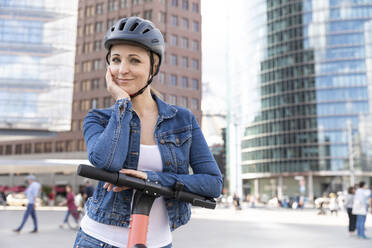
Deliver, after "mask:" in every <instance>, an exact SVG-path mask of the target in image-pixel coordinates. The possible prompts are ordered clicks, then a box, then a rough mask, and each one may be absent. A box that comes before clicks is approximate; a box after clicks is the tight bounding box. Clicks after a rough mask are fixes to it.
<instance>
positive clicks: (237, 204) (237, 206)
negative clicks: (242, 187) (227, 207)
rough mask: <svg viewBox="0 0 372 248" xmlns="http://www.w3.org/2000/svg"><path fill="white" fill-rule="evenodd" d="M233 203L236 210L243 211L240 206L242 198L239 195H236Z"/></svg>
mask: <svg viewBox="0 0 372 248" xmlns="http://www.w3.org/2000/svg"><path fill="white" fill-rule="evenodd" d="M233 201H234V206H235V210H241V209H242V208H241V206H240V197H239V196H238V194H237V193H234V197H233Z"/></svg>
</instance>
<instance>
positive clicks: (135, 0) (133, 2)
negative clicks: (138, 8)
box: [132, 0, 140, 6]
mask: <svg viewBox="0 0 372 248" xmlns="http://www.w3.org/2000/svg"><path fill="white" fill-rule="evenodd" d="M139 4H140V1H139V0H132V5H133V6H135V5H139Z"/></svg>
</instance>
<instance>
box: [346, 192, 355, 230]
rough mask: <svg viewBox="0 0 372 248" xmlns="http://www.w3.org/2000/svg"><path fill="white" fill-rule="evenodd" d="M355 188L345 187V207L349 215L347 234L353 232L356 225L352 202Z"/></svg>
mask: <svg viewBox="0 0 372 248" xmlns="http://www.w3.org/2000/svg"><path fill="white" fill-rule="evenodd" d="M354 194H355V188H354V187H349V188H348V189H347V195H346V197H345V203H344V206H345V209H346V212H347V215H348V217H349V234H350V236H352V235H353V234H354V233H355V227H356V215H355V214H353V202H354Z"/></svg>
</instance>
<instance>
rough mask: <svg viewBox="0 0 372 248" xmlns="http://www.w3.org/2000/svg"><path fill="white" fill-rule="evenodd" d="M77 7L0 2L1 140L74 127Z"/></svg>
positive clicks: (72, 3)
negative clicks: (73, 92) (71, 125)
mask: <svg viewBox="0 0 372 248" xmlns="http://www.w3.org/2000/svg"><path fill="white" fill-rule="evenodd" d="M76 6H77V4H75V1H72V0H68V1H50V0H49V1H48V0H34V1H16V0H0V140H4V139H6V138H9V136H11V137H12V138H15V137H17V136H18V137H19V136H20V137H21V138H25V137H27V136H35V135H46V134H50V133H51V132H54V131H66V130H69V129H70V120H71V102H72V81H73V66H74V63H73V58H74V47H75V35H74V34H75V32H74V30H75V28H74V27H75V26H76V14H75V12H76ZM0 153H1V152H0Z"/></svg>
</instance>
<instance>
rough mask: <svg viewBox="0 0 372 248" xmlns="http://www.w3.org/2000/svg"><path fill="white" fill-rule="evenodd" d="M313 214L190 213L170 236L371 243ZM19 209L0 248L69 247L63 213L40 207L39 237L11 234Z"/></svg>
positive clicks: (0, 227) (337, 221)
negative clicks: (186, 220) (60, 226)
mask: <svg viewBox="0 0 372 248" xmlns="http://www.w3.org/2000/svg"><path fill="white" fill-rule="evenodd" d="M316 213H317V212H316V210H283V209H244V210H242V211H238V212H237V211H235V210H233V209H217V210H214V211H211V210H205V209H193V218H192V220H191V221H190V223H189V224H188V225H186V226H184V227H181V228H179V229H177V230H176V231H175V232H174V233H173V236H174V242H173V244H174V247H175V248H191V247H211V248H212V247H219V248H220V247H221V248H231V247H258V248H261V247H263V248H265V247H276V248H284V247H285V248H291V247H293V248H295V247H296V248H297V247H301V248H333V247H334V248H343V247H345V248H350V247H352V248H367V247H368V248H370V247H372V239H371V240H359V239H357V238H356V237H349V235H348V233H347V228H346V223H347V216H346V214H345V213H344V212H339V215H338V216H329V215H328V216H318V215H317V214H316ZM22 216H23V211H22V210H0V220H1V222H0V247H17V248H28V247H32V248H33V247H35V248H36V247H37V248H50V247H55V248H66V247H72V245H73V242H74V238H75V231H72V230H68V229H59V227H58V225H59V224H60V223H61V221H62V219H63V216H64V211H62V210H61V209H60V208H59V209H58V210H48V209H43V210H41V209H39V211H38V217H39V226H40V227H39V229H40V232H39V233H38V234H30V233H29V231H30V230H31V229H32V221H31V219H29V220H28V222H27V224H26V226H25V228H24V229H23V230H22V232H21V234H16V233H13V232H12V231H11V230H12V229H13V228H15V227H17V225H18V224H19V223H20V221H21V218H22ZM366 227H367V232H366V234H367V236H369V237H372V216H371V215H369V216H368V217H367V223H366Z"/></svg>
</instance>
